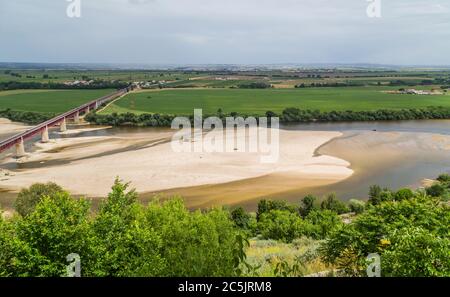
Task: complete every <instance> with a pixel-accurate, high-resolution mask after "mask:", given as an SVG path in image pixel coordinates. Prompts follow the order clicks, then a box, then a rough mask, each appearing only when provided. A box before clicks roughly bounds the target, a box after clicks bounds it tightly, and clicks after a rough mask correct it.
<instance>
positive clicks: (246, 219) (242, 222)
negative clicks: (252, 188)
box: [231, 207, 251, 229]
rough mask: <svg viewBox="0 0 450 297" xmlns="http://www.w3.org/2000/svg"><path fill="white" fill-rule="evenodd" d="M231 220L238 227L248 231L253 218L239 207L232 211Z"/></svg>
mask: <svg viewBox="0 0 450 297" xmlns="http://www.w3.org/2000/svg"><path fill="white" fill-rule="evenodd" d="M231 219H232V220H233V222H234V224H235V225H236V227H239V228H242V229H247V228H248V227H249V224H250V220H251V216H250V214H248V213H247V212H246V211H245V210H244V208H242V207H237V208H235V209H233V210H232V211H231Z"/></svg>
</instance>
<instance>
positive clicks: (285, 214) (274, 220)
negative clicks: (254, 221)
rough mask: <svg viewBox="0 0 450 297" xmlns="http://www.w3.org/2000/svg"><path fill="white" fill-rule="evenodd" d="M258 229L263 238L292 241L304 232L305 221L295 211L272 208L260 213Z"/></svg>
mask: <svg viewBox="0 0 450 297" xmlns="http://www.w3.org/2000/svg"><path fill="white" fill-rule="evenodd" d="M258 230H259V232H260V233H261V235H262V236H263V238H266V239H275V240H281V241H284V242H292V240H294V239H295V238H298V237H300V236H301V235H302V234H304V233H305V223H304V222H303V220H302V218H301V217H300V216H299V215H298V214H296V213H292V212H290V211H286V210H278V209H273V210H271V211H269V212H265V213H263V214H262V215H261V217H260V218H259V221H258Z"/></svg>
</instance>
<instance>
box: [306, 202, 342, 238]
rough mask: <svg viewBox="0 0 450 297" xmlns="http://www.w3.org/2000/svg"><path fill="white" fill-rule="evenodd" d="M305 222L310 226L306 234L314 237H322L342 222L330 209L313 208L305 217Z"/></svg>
mask: <svg viewBox="0 0 450 297" xmlns="http://www.w3.org/2000/svg"><path fill="white" fill-rule="evenodd" d="M305 220H306V222H309V223H310V224H311V225H312V226H311V227H310V229H309V230H308V231H309V232H308V234H307V235H308V236H311V237H312V238H314V239H324V238H325V237H327V236H328V234H330V233H331V232H332V231H333V230H335V229H336V228H338V227H339V226H340V225H341V224H342V220H341V218H340V217H339V216H338V215H337V214H336V213H335V212H333V211H331V210H328V209H327V210H313V211H311V212H310V213H309V214H308V216H307V217H306V219H305Z"/></svg>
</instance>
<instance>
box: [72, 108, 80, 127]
mask: <svg viewBox="0 0 450 297" xmlns="http://www.w3.org/2000/svg"><path fill="white" fill-rule="evenodd" d="M73 121H74V122H75V123H76V124H79V123H80V112H79V111H77V112H76V113H75V116H74V117H73Z"/></svg>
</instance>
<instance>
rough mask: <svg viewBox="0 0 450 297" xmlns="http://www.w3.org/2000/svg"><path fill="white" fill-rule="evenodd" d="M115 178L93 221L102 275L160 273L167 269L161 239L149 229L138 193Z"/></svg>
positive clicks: (100, 273)
mask: <svg viewBox="0 0 450 297" xmlns="http://www.w3.org/2000/svg"><path fill="white" fill-rule="evenodd" d="M128 187H129V184H126V183H122V182H121V181H120V180H119V179H116V180H115V182H114V185H113V187H112V191H111V193H110V194H109V195H108V198H107V199H106V201H104V202H103V203H102V204H101V205H100V210H99V213H98V215H97V216H96V217H95V220H94V222H93V230H94V232H95V234H96V237H97V240H98V254H100V255H102V256H101V257H100V258H99V260H98V263H97V265H98V266H99V269H98V272H97V273H98V274H99V275H101V276H133V275H134V276H137V275H140V276H157V275H160V274H161V273H162V272H163V271H164V269H165V261H164V259H162V257H161V255H160V249H161V238H160V237H159V235H158V234H157V233H156V231H155V230H153V229H152V228H148V226H147V223H146V221H145V217H144V215H143V213H142V209H141V206H139V205H138V204H137V203H136V200H137V193H136V192H135V191H134V190H130V191H128Z"/></svg>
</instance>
